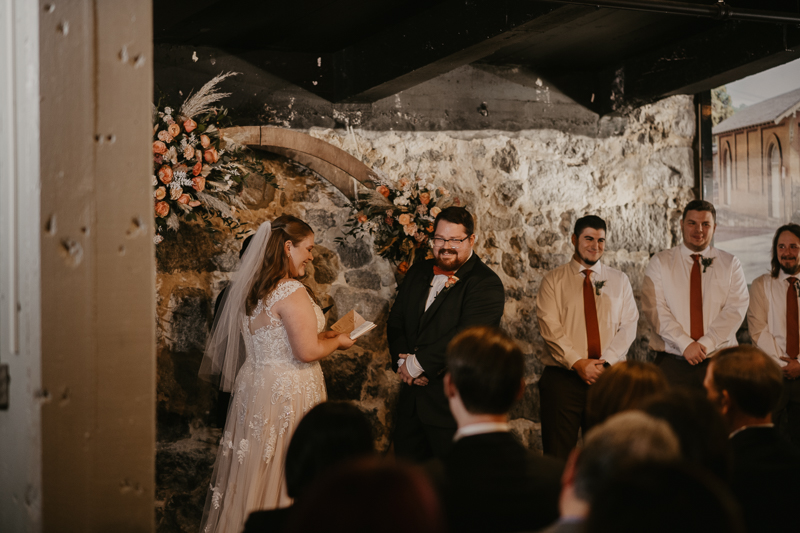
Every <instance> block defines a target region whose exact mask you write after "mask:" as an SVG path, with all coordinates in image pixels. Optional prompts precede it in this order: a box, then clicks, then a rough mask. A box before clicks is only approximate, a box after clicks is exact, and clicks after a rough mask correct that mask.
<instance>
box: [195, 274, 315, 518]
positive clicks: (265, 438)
mask: <svg viewBox="0 0 800 533" xmlns="http://www.w3.org/2000/svg"><path fill="white" fill-rule="evenodd" d="M296 290H302V291H305V287H304V286H303V284H302V283H300V282H299V281H296V280H290V281H284V282H281V283H280V284H279V285H278V286H277V287H276V288H275V289H274V290H273V291H272V292H271V293H270V294H269V295H268V296H267V298H266V299H264V300H259V302H258V306H257V307H256V309H255V310H254V311H253V314H252V316H249V317H242V328H241V329H242V336H243V337H244V344H245V351H246V354H247V356H246V359H245V361H244V364H243V365H242V368H241V370H239V373H238V374H237V376H236V381H235V384H234V389H233V395H232V396H231V405H230V407H229V409H228V418H227V422H226V423H225V430H224V432H223V435H222V440H221V441H220V447H219V451H218V452H217V461H216V464H215V465H214V472H213V474H212V475H211V486H210V488H209V493H208V496H207V497H206V504H205V508H204V510H203V521H202V522H201V525H200V531H201V533H212V532H218V533H238V532H239V531H241V530H242V528H243V527H244V523H245V521H246V520H247V517H248V515H249V514H250V513H251V512H252V511H255V510H259V509H274V508H277V507H286V506H288V505H290V504H291V502H292V500H291V499H290V498H289V496H288V495H287V494H286V488H285V480H284V459H285V458H286V450H287V448H288V446H289V439H290V438H291V436H292V434H293V433H294V429H295V427H296V426H297V423H298V422H299V420H300V418H301V417H302V416H303V415H304V414H305V413H306V412H307V411H308V410H309V409H311V408H312V407H314V406H315V405H316V404H318V403H320V402H323V401H325V400H326V398H327V394H326V392H325V381H324V380H323V376H322V370H321V368H320V366H319V363H318V362H316V361H315V362H313V363H303V362H301V361H300V360H298V359H296V358H295V357H294V355H293V354H292V347H291V346H290V345H289V337H288V335H287V333H286V328H285V327H284V325H283V322H281V321H280V320H279V319H277V318H275V317H274V316H273V315H272V314H271V309H272V306H273V305H275V303H277V302H278V301H280V300H282V299H284V298H286V297H287V296H289V295H290V294H292V293H293V292H294V291H296ZM310 299H311V297H310V296H309V300H310ZM311 304H312V306H313V308H314V313H315V314H316V316H317V333H319V332H321V331H322V330H323V328H324V327H325V318H324V316H323V314H322V310H321V309H320V308H319V306H318V305H317V304H316V303H314V302H313V300H312V302H311Z"/></svg>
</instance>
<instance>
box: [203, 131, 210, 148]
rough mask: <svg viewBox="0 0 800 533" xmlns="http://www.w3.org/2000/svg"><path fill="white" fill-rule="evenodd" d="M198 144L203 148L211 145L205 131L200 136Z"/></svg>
mask: <svg viewBox="0 0 800 533" xmlns="http://www.w3.org/2000/svg"><path fill="white" fill-rule="evenodd" d="M200 146H202V147H203V148H208V147H209V146H211V139H210V138H209V137H208V135H206V134H205V133H204V134H202V135H201V136H200Z"/></svg>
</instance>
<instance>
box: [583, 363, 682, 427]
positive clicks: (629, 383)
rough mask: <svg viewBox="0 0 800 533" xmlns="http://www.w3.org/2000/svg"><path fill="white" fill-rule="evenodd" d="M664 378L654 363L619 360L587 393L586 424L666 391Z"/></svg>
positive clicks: (637, 404)
mask: <svg viewBox="0 0 800 533" xmlns="http://www.w3.org/2000/svg"><path fill="white" fill-rule="evenodd" d="M667 388H668V385H667V378H666V377H665V376H664V373H663V372H662V371H661V369H660V368H658V367H657V366H656V365H654V364H653V363H643V362H641V361H622V362H620V363H617V364H616V365H614V366H612V367H611V368H609V369H608V370H606V371H605V372H603V373H602V374H601V375H600V377H599V378H597V381H596V382H595V384H594V385H592V386H591V387H589V392H588V393H587V395H586V423H587V425H588V426H589V427H592V426H595V425H597V424H600V423H602V422H604V421H605V420H606V419H607V418H610V417H611V416H613V415H615V414H617V413H621V412H622V411H627V410H629V409H637V408H639V407H640V406H641V405H642V404H643V403H644V402H645V401H647V399H649V398H650V397H652V396H654V395H656V394H658V393H660V392H663V391H665V390H667Z"/></svg>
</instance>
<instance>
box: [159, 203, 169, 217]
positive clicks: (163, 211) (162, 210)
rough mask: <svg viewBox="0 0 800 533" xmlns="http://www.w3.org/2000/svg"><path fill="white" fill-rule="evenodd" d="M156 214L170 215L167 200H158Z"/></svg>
mask: <svg viewBox="0 0 800 533" xmlns="http://www.w3.org/2000/svg"><path fill="white" fill-rule="evenodd" d="M156 215H157V216H160V217H161V218H164V217H165V216H167V215H169V204H168V203H167V202H156Z"/></svg>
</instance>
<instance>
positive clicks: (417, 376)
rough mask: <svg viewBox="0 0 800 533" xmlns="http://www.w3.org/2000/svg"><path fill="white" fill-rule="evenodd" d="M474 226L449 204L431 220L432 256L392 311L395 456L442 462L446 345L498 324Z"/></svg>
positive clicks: (411, 274)
mask: <svg viewBox="0 0 800 533" xmlns="http://www.w3.org/2000/svg"><path fill="white" fill-rule="evenodd" d="M474 232H475V221H474V220H473V218H472V215H471V214H470V213H469V212H468V211H467V210H466V209H464V208H463V207H455V206H454V207H448V208H447V209H445V210H443V211H442V212H441V213H439V215H438V216H437V217H436V220H435V221H434V223H433V233H434V235H433V259H432V260H427V261H422V262H418V263H416V264H415V265H414V266H412V267H411V268H410V269H409V270H408V273H407V274H406V277H405V280H404V281H403V284H402V285H401V286H400V288H399V290H398V292H397V298H396V299H395V302H394V305H393V306H392V310H391V312H390V313H389V321H388V324H387V337H388V341H389V353H390V354H391V356H392V365H393V368H394V369H395V370H396V372H397V374H398V375H399V376H400V378H401V379H402V380H403V381H404V382H405V384H404V385H402V386H401V387H402V388H401V391H400V399H399V401H398V404H397V410H396V412H395V433H394V450H395V454H396V455H397V456H398V457H405V458H407V459H411V460H413V461H419V462H422V461H425V460H427V459H430V458H432V457H443V456H444V455H445V454H446V453H447V451H448V450H449V449H450V446H451V444H452V442H453V435H454V434H455V431H456V421H455V419H454V418H453V415H452V414H451V413H450V407H449V405H448V402H447V398H446V397H445V394H444V385H443V380H444V374H445V372H446V370H447V366H446V362H445V351H446V349H447V344H448V343H449V342H450V340H451V339H452V338H453V337H455V335H456V334H457V333H459V332H460V331H461V330H463V329H465V328H467V327H469V326H474V325H488V326H498V325H499V324H500V319H501V318H502V316H503V305H504V301H505V292H504V290H503V283H502V282H501V281H500V278H499V277H498V276H497V274H495V273H494V272H493V271H492V270H491V269H490V268H489V267H488V266H486V265H485V264H484V263H483V261H481V260H480V258H479V257H478V256H477V255H476V254H474V253H473V251H472V246H473V245H474V244H475V233H474Z"/></svg>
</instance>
